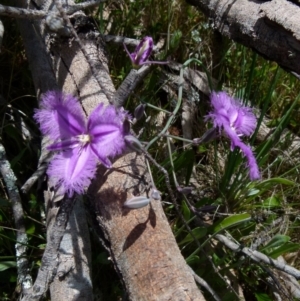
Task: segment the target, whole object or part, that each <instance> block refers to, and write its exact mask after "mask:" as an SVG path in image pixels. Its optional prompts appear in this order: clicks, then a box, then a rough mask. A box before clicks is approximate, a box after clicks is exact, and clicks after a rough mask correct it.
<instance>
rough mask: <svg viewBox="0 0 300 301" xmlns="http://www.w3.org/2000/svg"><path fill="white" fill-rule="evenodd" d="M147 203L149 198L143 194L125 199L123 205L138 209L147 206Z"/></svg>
mask: <svg viewBox="0 0 300 301" xmlns="http://www.w3.org/2000/svg"><path fill="white" fill-rule="evenodd" d="M149 203H150V199H148V198H146V197H145V196H135V197H133V198H131V199H130V200H127V201H126V202H125V203H124V205H123V206H124V207H126V208H129V209H139V208H143V207H145V206H147V205H148V204H149Z"/></svg>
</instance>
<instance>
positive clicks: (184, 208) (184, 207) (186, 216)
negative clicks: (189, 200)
mask: <svg viewBox="0 0 300 301" xmlns="http://www.w3.org/2000/svg"><path fill="white" fill-rule="evenodd" d="M182 211H183V212H182V214H183V217H184V219H185V220H186V221H188V220H189V219H190V218H191V210H190V208H189V207H188V206H187V204H186V202H185V201H183V202H182Z"/></svg>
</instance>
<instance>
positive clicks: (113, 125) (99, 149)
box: [88, 105, 128, 166]
mask: <svg viewBox="0 0 300 301" xmlns="http://www.w3.org/2000/svg"><path fill="white" fill-rule="evenodd" d="M127 117H128V114H127V113H126V112H125V111H124V110H116V108H115V107H114V106H107V107H106V108H104V107H103V105H99V106H98V107H97V108H96V109H95V110H94V111H93V112H92V114H91V115H90V117H89V120H88V132H89V134H90V135H91V138H92V141H91V148H92V150H93V152H94V154H95V155H96V156H97V157H98V158H99V160H100V161H101V162H102V163H104V162H106V161H107V157H114V156H116V155H118V154H120V153H121V152H122V151H123V149H124V148H125V141H124V136H125V134H126V133H124V126H123V125H124V121H125V120H126V118H127ZM104 164H105V165H106V166H107V163H104Z"/></svg>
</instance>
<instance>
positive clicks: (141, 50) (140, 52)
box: [130, 37, 153, 66]
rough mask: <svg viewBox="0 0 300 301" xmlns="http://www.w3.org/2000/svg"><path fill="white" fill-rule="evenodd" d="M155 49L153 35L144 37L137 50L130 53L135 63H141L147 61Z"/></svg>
mask: <svg viewBox="0 0 300 301" xmlns="http://www.w3.org/2000/svg"><path fill="white" fill-rule="evenodd" d="M152 50H153V39H152V38H151V37H144V38H143V39H142V40H141V42H140V43H139V45H138V46H137V47H136V49H135V51H134V52H133V53H132V54H131V55H130V56H131V58H132V63H133V64H134V65H137V66H139V65H141V64H143V63H145V62H146V61H147V59H148V58H149V56H150V54H151V52H152Z"/></svg>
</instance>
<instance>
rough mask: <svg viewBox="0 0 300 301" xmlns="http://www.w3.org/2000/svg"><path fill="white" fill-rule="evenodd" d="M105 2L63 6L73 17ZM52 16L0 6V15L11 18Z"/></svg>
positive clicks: (31, 18) (46, 13) (95, 0)
mask: <svg viewBox="0 0 300 301" xmlns="http://www.w3.org/2000/svg"><path fill="white" fill-rule="evenodd" d="M103 2H105V0H91V1H86V2H83V3H78V4H75V5H70V6H63V8H64V9H65V12H66V14H68V15H71V14H73V13H75V12H77V11H79V10H82V9H85V8H91V7H94V6H97V5H99V4H100V3H103ZM50 14H53V16H56V14H55V13H51V12H49V11H44V10H33V9H26V8H19V7H13V6H6V5H2V4H0V15H2V16H7V17H11V18H18V19H27V20H28V19H30V20H39V19H43V18H45V17H47V16H49V15H50Z"/></svg>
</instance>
